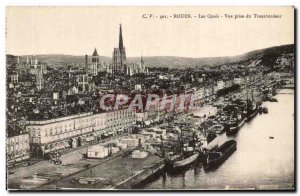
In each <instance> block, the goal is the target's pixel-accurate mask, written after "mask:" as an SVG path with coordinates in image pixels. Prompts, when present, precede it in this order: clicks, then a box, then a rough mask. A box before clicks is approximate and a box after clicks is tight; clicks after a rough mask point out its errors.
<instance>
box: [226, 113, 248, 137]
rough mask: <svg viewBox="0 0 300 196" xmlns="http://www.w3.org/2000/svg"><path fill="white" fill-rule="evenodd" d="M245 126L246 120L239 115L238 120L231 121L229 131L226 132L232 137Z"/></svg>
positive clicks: (228, 125)
mask: <svg viewBox="0 0 300 196" xmlns="http://www.w3.org/2000/svg"><path fill="white" fill-rule="evenodd" d="M244 124H245V118H243V117H242V115H238V116H237V117H236V118H233V119H231V120H229V122H228V123H227V127H228V129H227V130H226V135H228V136H230V135H234V134H236V133H237V132H238V131H239V130H240V128H241V127H243V126H244Z"/></svg>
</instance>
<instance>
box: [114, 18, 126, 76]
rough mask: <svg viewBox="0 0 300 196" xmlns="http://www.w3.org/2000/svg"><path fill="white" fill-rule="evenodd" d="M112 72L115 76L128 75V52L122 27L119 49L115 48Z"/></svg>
mask: <svg viewBox="0 0 300 196" xmlns="http://www.w3.org/2000/svg"><path fill="white" fill-rule="evenodd" d="M112 72H113V74H114V75H119V74H121V75H122V74H126V50H125V47H124V44H123V34H122V25H121V24H120V30H119V48H114V52H113V62H112Z"/></svg>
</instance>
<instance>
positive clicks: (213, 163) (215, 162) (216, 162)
mask: <svg viewBox="0 0 300 196" xmlns="http://www.w3.org/2000/svg"><path fill="white" fill-rule="evenodd" d="M228 142H231V143H230V144H229V143H228V144H229V145H227V147H226V148H225V149H223V150H221V151H218V149H217V150H216V151H215V152H219V153H220V154H221V155H220V156H219V157H218V158H215V159H209V158H208V159H207V163H206V167H205V169H206V170H211V169H215V168H217V167H219V166H220V165H221V164H222V163H223V162H224V161H225V160H226V159H227V158H228V157H229V156H230V155H232V154H233V153H234V151H236V149H237V148H236V142H235V141H233V140H231V141H228ZM225 143H227V142H225ZM223 145H226V144H223ZM223 145H222V146H223ZM222 146H221V147H220V148H222ZM220 148H219V149H220Z"/></svg>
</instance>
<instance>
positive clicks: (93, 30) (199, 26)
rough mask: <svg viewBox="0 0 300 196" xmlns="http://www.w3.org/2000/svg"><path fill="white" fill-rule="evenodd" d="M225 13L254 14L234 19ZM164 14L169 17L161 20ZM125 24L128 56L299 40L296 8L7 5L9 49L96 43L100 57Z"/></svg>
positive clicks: (77, 49)
mask: <svg viewBox="0 0 300 196" xmlns="http://www.w3.org/2000/svg"><path fill="white" fill-rule="evenodd" d="M174 14H176V15H177V14H191V16H192V18H174ZM225 14H227V15H233V17H234V15H236V14H239V15H247V14H249V15H251V16H252V17H251V18H237V19H234V18H226V16H225ZM253 14H271V15H272V14H276V15H281V17H280V18H276V19H274V18H254V17H253ZM150 15H152V16H154V18H149V17H150ZM163 15H167V16H168V17H169V18H163V19H160V16H163ZM199 15H201V16H205V18H198V16H199ZM209 15H219V18H208V16H209ZM143 16H144V17H145V16H146V17H148V18H143ZM156 16H157V18H156ZM170 16H172V18H171V17H170ZM120 23H121V24H122V28H123V40H124V45H125V47H126V54H127V56H129V57H134V56H135V57H137V56H141V55H143V56H182V57H194V58H199V57H218V56H234V55H240V54H244V53H246V52H248V51H252V50H256V49H262V48H267V47H271V46H278V45H284V44H293V43H294V10H293V8H292V7H7V8H6V53H7V54H13V55H31V54H69V55H85V54H88V55H92V53H93V50H94V48H95V47H96V48H97V51H98V54H99V55H100V56H112V52H113V48H114V47H118V38H119V24H120Z"/></svg>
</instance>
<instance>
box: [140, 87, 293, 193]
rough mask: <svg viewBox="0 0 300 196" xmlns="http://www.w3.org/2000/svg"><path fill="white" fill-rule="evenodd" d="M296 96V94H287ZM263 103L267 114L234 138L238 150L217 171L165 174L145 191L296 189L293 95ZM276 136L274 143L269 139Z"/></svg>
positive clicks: (197, 166) (197, 165) (198, 168)
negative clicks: (294, 186) (267, 111)
mask: <svg viewBox="0 0 300 196" xmlns="http://www.w3.org/2000/svg"><path fill="white" fill-rule="evenodd" d="M288 92H290V93H293V91H288ZM276 98H277V100H278V102H272V103H271V102H264V103H263V106H267V107H268V109H269V113H268V114H261V115H260V114H258V115H257V116H256V117H255V118H254V119H253V120H252V121H251V122H249V123H246V124H245V126H244V127H242V128H241V130H240V131H239V132H238V134H237V135H235V136H233V137H227V136H226V134H223V135H221V136H220V137H219V143H220V144H221V143H223V142H225V141H226V140H229V139H234V140H236V141H237V150H236V151H235V152H234V153H233V154H232V155H231V156H230V157H229V158H228V159H227V160H226V161H225V162H224V163H223V164H222V165H221V166H220V167H219V168H217V169H216V170H214V171H209V172H208V171H207V172H206V171H204V169H203V167H202V166H201V163H195V164H194V165H192V166H190V167H189V168H187V169H185V170H184V171H180V172H178V173H176V174H174V173H168V172H163V173H162V174H161V175H159V176H158V177H156V178H155V179H152V180H150V181H149V182H147V183H145V184H143V185H141V186H139V187H137V188H142V189H172V190H174V189H235V188H238V189H291V188H293V185H294V94H278V95H276ZM270 136H273V137H274V139H270Z"/></svg>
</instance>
